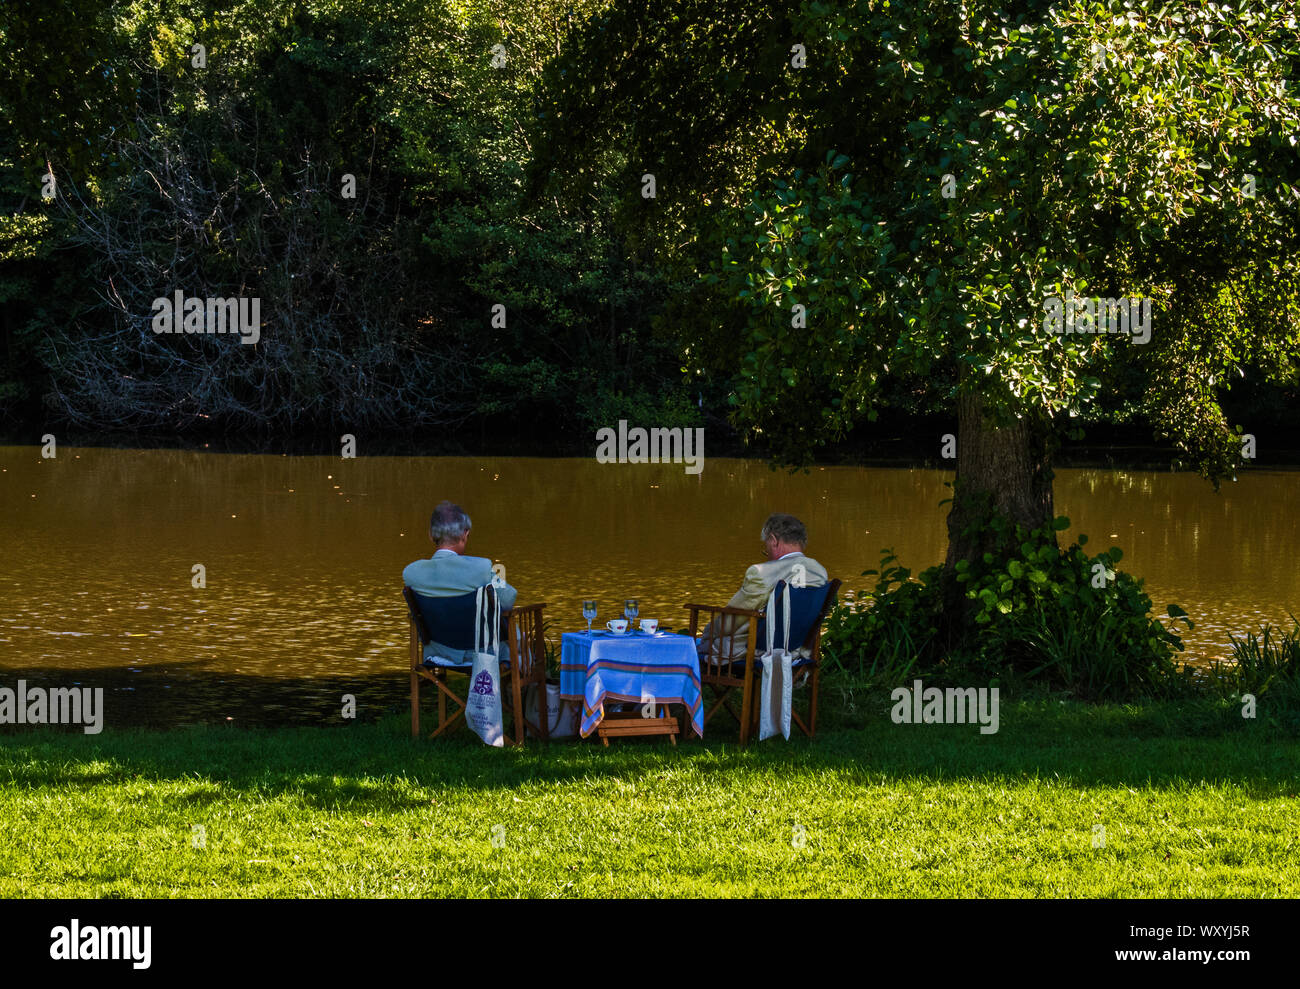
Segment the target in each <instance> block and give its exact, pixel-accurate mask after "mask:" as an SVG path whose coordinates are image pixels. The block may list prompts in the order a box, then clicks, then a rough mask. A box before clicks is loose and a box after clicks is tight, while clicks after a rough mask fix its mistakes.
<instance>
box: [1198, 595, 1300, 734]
mask: <svg viewBox="0 0 1300 989" xmlns="http://www.w3.org/2000/svg"><path fill="white" fill-rule="evenodd" d="M1291 622H1292V627H1291V628H1289V629H1288V628H1281V629H1279V628H1277V627H1275V626H1274V625H1272V624H1271V623H1265V624H1264V626H1263V627H1262V628H1261V629H1260V631H1259V633H1258V634H1256V633H1255V632H1247V633H1246V636H1245V638H1238V637H1237V636H1235V635H1234V636H1232V637H1231V638H1232V662H1231V663H1228V664H1222V663H1216V664H1215V667H1214V680H1215V682H1216V683H1217V684H1218V685H1219V686H1220V689H1221V691H1222V692H1223V693H1224V694H1229V693H1230V694H1231V695H1232V696H1234V697H1238V698H1239V697H1241V696H1242V695H1243V694H1253V695H1254V696H1255V697H1256V698H1257V699H1258V700H1259V702H1260V703H1261V706H1264V707H1265V708H1266V710H1267V709H1268V708H1272V709H1274V710H1276V709H1277V707H1278V705H1279V704H1280V705H1282V706H1284V707H1289V709H1290V712H1291V718H1292V720H1293V721H1294V723H1295V724H1296V725H1297V726H1300V620H1297V619H1296V617H1295V615H1292V616H1291ZM1265 699H1267V702H1268V703H1267V704H1265V703H1264V700H1265Z"/></svg>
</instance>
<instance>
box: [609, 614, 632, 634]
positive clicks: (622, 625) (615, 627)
mask: <svg viewBox="0 0 1300 989" xmlns="http://www.w3.org/2000/svg"><path fill="white" fill-rule="evenodd" d="M605 627H606V628H607V629H609V630H610V631H611V632H613V633H614V634H615V635H622V634H623V633H624V632H626V631H627V619H626V618H615V619H614V620H613V621H608V622H606V623H605Z"/></svg>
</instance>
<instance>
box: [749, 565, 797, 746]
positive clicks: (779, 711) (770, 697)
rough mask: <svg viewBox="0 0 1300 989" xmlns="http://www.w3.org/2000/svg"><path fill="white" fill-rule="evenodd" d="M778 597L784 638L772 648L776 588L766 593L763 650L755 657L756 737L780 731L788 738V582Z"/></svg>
mask: <svg viewBox="0 0 1300 989" xmlns="http://www.w3.org/2000/svg"><path fill="white" fill-rule="evenodd" d="M784 591H785V595H784V597H783V600H782V606H783V607H784V609H785V611H784V617H785V621H784V622H783V623H782V624H783V625H784V629H783V631H784V633H785V635H784V641H783V642H782V644H781V648H780V649H777V648H776V628H775V626H776V588H775V587H774V588H772V593H771V594H769V595H768V597H767V622H766V625H767V652H765V653H763V655H762V656H760V657H758V662H759V663H760V665H761V666H762V667H763V681H762V683H761V684H760V686H759V705H758V740H759V741H760V742H761V741H762V740H763V739H765V738H771V737H772V736H773V735H775V734H777V733H778V732H780V733H781V734H782V735H784V736H785V738H786V739H787V740H788V739H789V738H790V705H791V701H792V689H791V688H792V680H793V670H792V666H793V660H794V657H793V656H791V654H790V585H789V584H786V585H785V587H784Z"/></svg>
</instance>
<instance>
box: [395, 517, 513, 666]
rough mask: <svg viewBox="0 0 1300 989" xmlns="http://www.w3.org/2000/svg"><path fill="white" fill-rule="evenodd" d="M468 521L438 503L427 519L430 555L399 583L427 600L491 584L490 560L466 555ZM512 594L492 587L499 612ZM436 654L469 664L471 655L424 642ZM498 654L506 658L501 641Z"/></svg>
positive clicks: (501, 586)
mask: <svg viewBox="0 0 1300 989" xmlns="http://www.w3.org/2000/svg"><path fill="white" fill-rule="evenodd" d="M469 530H470V520H469V516H468V515H466V514H465V510H464V509H463V508H461V507H460V506H459V505H456V504H453V503H452V502H450V501H443V502H439V504H438V507H437V508H435V509H434V510H433V517H432V518H430V519H429V538H430V539H431V540H432V541H433V545H434V551H433V556H431V557H429V559H427V560H416V561H415V562H414V563H412V564H410V565H409V566H408V567H407V568H406V569H405V570H403V571H402V582H403V583H404V584H405V585H406V586H407V587H409V588H411V590H413V591H415V592H416V593H417V594H424V595H426V596H428V597H435V598H437V597H452V596H455V595H457V594H467V593H469V592H470V591H476V590H478V589H479V588H480V587H484V586H486V585H488V584H491V583H492V581H493V578H494V577H495V576H496V574H495V573H493V571H492V561H491V560H489V559H486V558H485V557H481V556H466V555H465V544H466V543H468V542H469ZM516 593H517V592H516V591H515V589H514V588H513V587H511V586H510V585H509V584H507V583H505V582H500V583H498V584H497V585H496V595H497V600H498V601H500V602H501V610H502V611H504V610H506V609H507V608H513V607H514V605H515V597H516ZM426 645H427V646H428V647H429V648H431V649H432V650H433V652H434V653H435V654H436V655H438V656H442V657H445V658H447V659H450V660H456V661H463V662H466V663H472V662H473V661H474V657H473V655H471V654H470V653H468V652H466V653H464V655H463V657H462V651H461V650H453V649H451V648H449V647H447V646H442V645H440V644H439V643H437V642H434V643H427V644H426ZM499 655H500V656H502V658H504V657H505V656H507V655H509V651H508V649H507V648H506V643H505V642H504V641H502V643H501V647H500V651H499Z"/></svg>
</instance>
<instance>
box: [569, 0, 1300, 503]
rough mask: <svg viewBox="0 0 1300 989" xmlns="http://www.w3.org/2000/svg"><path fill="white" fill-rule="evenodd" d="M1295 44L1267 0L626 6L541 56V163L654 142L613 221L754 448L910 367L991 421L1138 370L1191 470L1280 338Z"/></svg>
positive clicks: (1083, 400)
mask: <svg viewBox="0 0 1300 989" xmlns="http://www.w3.org/2000/svg"><path fill="white" fill-rule="evenodd" d="M774 38H775V39H780V42H779V43H775V42H774V41H773V39H774ZM1298 39H1300V34H1297V32H1296V30H1295V21H1294V15H1293V14H1292V13H1288V11H1287V10H1286V9H1284V7H1283V6H1281V5H1278V4H1276V3H1272V2H1265V0H1241V2H1239V3H1236V4H1235V5H1233V7H1232V9H1231V10H1230V11H1229V10H1228V8H1222V9H1220V8H1218V7H1216V6H1214V5H1210V6H1208V7H1203V8H1196V9H1183V8H1180V7H1177V5H1170V4H1168V3H1165V2H1163V0H1136V2H1133V3H1127V4H1124V5H1123V9H1122V10H1121V9H1120V5H1118V4H1099V3H1091V2H1084V0H1074V2H1067V3H1062V4H1051V5H1048V4H1037V5H1028V4H1022V5H1007V4H1005V3H994V2H991V0H989V2H974V3H965V4H951V3H948V2H946V0H898V2H890V3H884V2H866V3H857V4H834V3H825V2H820V0H804V2H802V3H800V4H798V5H791V6H790V7H781V8H777V9H773V8H772V7H771V5H768V4H761V3H755V2H751V0H729V2H728V0H720V2H716V3H709V4H707V5H706V4H699V3H685V4H683V3H680V2H678V0H671V2H670V0H660V2H659V3H650V4H648V5H635V6H633V5H628V6H627V7H626V8H623V7H619V8H617V9H616V10H615V11H614V12H612V13H611V14H610V15H608V16H606V17H604V18H602V19H600V20H599V21H593V22H592V23H591V24H590V25H589V26H588V28H587V29H586V30H585V31H583V32H581V33H580V34H579V35H578V36H577V37H575V39H574V40H573V42H572V43H571V45H570V46H569V48H568V55H567V56H566V57H565V58H564V59H562V60H561V61H560V62H558V63H557V64H556V67H555V71H554V72H552V73H551V74H550V76H548V93H549V94H550V98H551V103H550V104H549V106H550V111H551V112H552V113H553V115H554V116H555V117H556V118H557V119H560V120H562V121H563V122H564V124H565V126H564V128H563V132H562V133H558V132H556V133H552V134H550V135H548V144H549V148H548V150H547V152H546V154H545V160H546V161H556V162H558V161H560V160H563V159H565V158H571V157H575V156H582V155H584V154H586V153H588V151H589V149H590V148H592V147H595V146H601V147H607V146H609V144H611V143H613V144H614V145H615V146H617V147H618V148H620V149H622V150H623V151H624V152H625V155H626V159H627V162H628V166H627V169H628V171H629V172H635V171H638V170H640V169H641V167H642V163H643V162H647V161H656V162H659V163H662V167H663V169H664V171H665V174H666V175H667V176H668V179H667V180H661V188H663V189H665V190H666V193H665V197H666V199H665V201H664V202H662V203H660V204H657V205H656V208H655V209H654V210H646V209H636V210H633V209H631V208H629V209H628V210H627V211H626V217H627V218H628V219H629V221H631V222H635V224H636V227H637V230H638V231H639V232H640V233H641V234H642V235H644V236H647V237H651V238H656V239H657V240H658V242H659V243H660V249H661V251H662V252H663V253H664V254H665V255H666V256H668V257H669V258H672V259H674V261H675V264H676V267H675V269H674V270H675V271H678V272H681V273H683V274H682V275H681V280H680V281H678V282H677V283H675V285H674V289H675V296H674V300H673V302H672V303H671V304H672V306H673V309H672V312H673V316H674V323H675V326H676V328H677V331H678V332H679V333H680V334H681V335H682V337H683V339H684V340H686V341H688V342H689V343H690V362H689V366H690V367H691V368H692V369H693V370H694V371H695V372H696V373H699V374H710V373H717V372H718V371H719V370H725V372H726V373H727V374H728V376H729V377H730V378H731V383H732V389H731V396H730V401H731V409H732V417H733V420H734V421H735V422H736V424H737V425H739V426H741V427H742V428H744V429H746V430H747V431H748V432H749V433H750V434H751V435H754V436H761V437H762V438H763V439H764V441H765V442H767V443H768V444H770V447H771V449H772V450H773V452H774V454H775V456H777V458H778V459H781V460H785V461H789V462H794V463H806V462H808V461H809V460H810V459H811V458H812V457H813V456H814V455H815V453H816V450H817V449H818V447H819V446H821V445H822V444H825V443H828V442H832V441H835V440H837V439H840V438H842V437H843V436H844V435H845V434H846V433H847V431H848V430H849V429H850V428H852V426H853V425H854V424H858V423H861V422H864V421H867V422H869V421H871V420H872V417H873V416H874V415H875V413H876V408H877V406H878V405H879V404H880V403H881V402H882V400H883V399H884V398H886V397H889V396H888V391H887V389H886V388H885V387H884V382H885V381H886V379H887V378H888V377H889V376H891V375H900V374H904V375H906V374H913V375H916V376H918V377H921V378H925V377H929V376H931V375H932V374H933V372H934V371H935V370H936V369H938V370H940V371H941V372H942V373H939V374H933V378H934V380H935V381H936V382H937V383H938V385H939V387H940V388H941V389H942V393H941V394H940V395H938V396H937V397H938V399H939V400H950V399H951V394H950V393H951V390H952V388H953V386H954V384H957V385H959V387H961V388H962V389H964V390H966V391H970V392H977V393H979V394H980V395H981V396H982V397H983V398H984V399H985V403H984V404H985V408H986V409H987V410H988V411H989V412H990V413H991V414H992V415H994V416H996V417H1000V418H1001V419H1002V420H1003V421H1006V420H1008V419H1011V418H1016V417H1033V416H1049V417H1051V416H1057V415H1060V416H1077V415H1081V414H1086V413H1087V412H1088V410H1090V409H1091V408H1093V407H1094V406H1096V405H1097V404H1098V403H1099V402H1100V401H1102V400H1103V398H1104V397H1105V396H1107V395H1109V394H1110V393H1111V392H1112V391H1113V390H1115V389H1116V388H1117V387H1118V386H1119V385H1121V384H1122V385H1123V386H1125V387H1127V388H1131V387H1133V386H1134V384H1135V380H1134V377H1135V374H1136V377H1137V378H1139V379H1140V381H1141V383H1142V385H1143V386H1144V387H1143V388H1142V389H1141V396H1142V397H1141V403H1142V407H1143V410H1144V411H1145V412H1146V413H1147V414H1148V415H1149V416H1150V417H1151V419H1152V421H1153V422H1154V423H1156V424H1157V428H1158V429H1159V430H1160V432H1161V433H1162V434H1163V435H1165V436H1167V437H1168V438H1170V439H1172V440H1173V441H1174V442H1175V443H1176V444H1177V445H1178V447H1179V448H1180V449H1181V450H1183V451H1184V452H1185V454H1186V456H1187V459H1188V462H1189V463H1190V464H1192V465H1194V466H1196V467H1197V468H1198V469H1199V470H1201V471H1202V473H1204V474H1205V475H1206V476H1207V477H1210V478H1213V479H1217V478H1218V477H1221V476H1225V475H1227V474H1229V473H1231V472H1232V471H1233V470H1234V469H1235V468H1236V467H1237V466H1238V465H1239V464H1240V463H1241V462H1242V461H1241V457H1240V445H1239V443H1235V442H1234V440H1235V435H1236V434H1235V431H1233V430H1231V429H1229V425H1228V423H1227V421H1226V419H1225V417H1224V415H1223V411H1222V408H1221V407H1220V404H1219V400H1220V392H1221V390H1222V389H1223V388H1225V387H1226V385H1227V383H1228V381H1229V379H1230V378H1231V377H1235V376H1236V375H1237V373H1238V370H1239V369H1241V368H1243V367H1246V366H1251V367H1259V368H1260V369H1261V370H1263V371H1265V372H1266V373H1267V374H1268V375H1269V376H1270V378H1273V379H1279V380H1280V379H1285V378H1287V377H1288V376H1291V377H1293V376H1294V374H1295V365H1296V363H1297V358H1298V357H1300V275H1297V268H1296V266H1295V264H1294V258H1295V256H1296V254H1297V252H1298V251H1300V235H1297V229H1298V228H1300V225H1298V224H1296V222H1295V216H1296V209H1297V204H1300V160H1298V159H1297V157H1296V153H1295V152H1296V140H1297V138H1296V133H1297V131H1298V130H1300V94H1297V92H1296V91H1295V88H1294V86H1291V85H1289V81H1290V80H1291V79H1293V77H1294V65H1295V64H1296V61H1297V59H1300V40H1298ZM789 40H799V41H801V42H802V43H804V44H805V45H806V49H807V58H808V62H807V67H806V68H803V69H799V68H794V67H792V66H791V65H790V53H789V51H788V50H787V49H788V41H789ZM561 68H563V69H565V70H567V71H568V75H566V76H563V78H561V72H560V69H561ZM724 101H725V103H726V106H725V108H724V107H722V106H719V105H718V104H720V103H722V102H724ZM643 107H644V108H646V109H645V111H644V112H642V110H641V108H643ZM633 108H635V111H636V112H633ZM682 114H685V115H686V119H685V120H684V121H682V120H679V119H678V117H679V116H680V115H682ZM774 121H780V122H781V127H780V129H779V132H778V135H777V136H776V137H771V136H770V135H769V127H770V125H771V123H772V122H774ZM945 176H948V177H951V184H950V185H949V183H948V182H946V181H945ZM1246 176H1252V177H1253V178H1254V180H1255V182H1256V186H1257V187H1256V188H1254V190H1253V191H1254V194H1253V195H1251V194H1248V193H1247V192H1245V191H1243V188H1244V187H1245V186H1246V185H1247V182H1246V178H1245V177H1246ZM945 185H949V188H950V189H951V190H952V194H951V195H947V194H945V192H944V188H945ZM1270 289H1272V290H1271V291H1270ZM1066 292H1073V293H1075V294H1076V295H1078V296H1088V297H1094V296H1099V297H1102V298H1118V297H1121V296H1129V297H1144V298H1149V299H1152V300H1153V308H1154V315H1153V317H1152V339H1151V342H1150V343H1149V344H1145V345H1138V344H1135V343H1131V342H1129V341H1128V340H1127V339H1122V338H1120V337H1119V336H1107V335H1094V334H1076V335H1065V336H1058V335H1055V334H1052V333H1050V332H1047V331H1046V330H1045V329H1044V327H1043V325H1042V324H1043V315H1044V300H1045V298H1046V297H1048V296H1051V295H1054V296H1058V297H1062V298H1063V297H1064V296H1065V294H1066ZM796 304H798V305H804V306H806V307H807V326H806V327H805V328H794V327H792V326H791V307H792V306H793V305H796ZM718 327H725V332H723V333H719V332H718ZM789 408H799V409H801V411H802V414H801V415H799V416H790V415H787V414H785V410H787V409H789Z"/></svg>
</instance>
